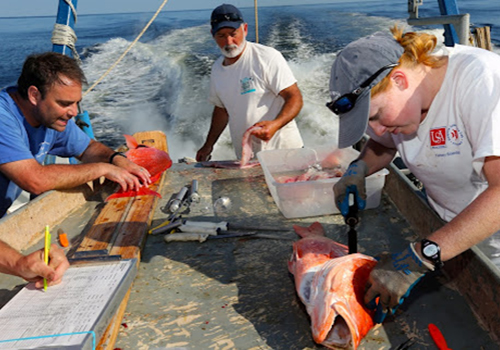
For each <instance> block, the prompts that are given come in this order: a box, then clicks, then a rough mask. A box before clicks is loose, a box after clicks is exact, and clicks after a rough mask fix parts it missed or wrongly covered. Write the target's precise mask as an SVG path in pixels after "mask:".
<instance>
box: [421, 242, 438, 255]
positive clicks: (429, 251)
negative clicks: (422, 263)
mask: <svg viewBox="0 0 500 350" xmlns="http://www.w3.org/2000/svg"><path fill="white" fill-rule="evenodd" d="M438 252H439V251H438V247H436V246H435V245H434V244H429V245H428V246H426V247H424V249H423V253H424V254H425V256H434V255H436V254H437V253H438Z"/></svg>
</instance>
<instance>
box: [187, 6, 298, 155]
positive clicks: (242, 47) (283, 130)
mask: <svg viewBox="0 0 500 350" xmlns="http://www.w3.org/2000/svg"><path fill="white" fill-rule="evenodd" d="M211 26H212V30H211V32H212V35H213V37H214V39H215V41H216V43H217V45H218V46H219V48H220V50H221V52H222V54H223V56H221V57H220V58H219V59H218V60H217V61H215V63H214V65H213V67H212V73H211V79H210V102H212V103H213V104H214V106H215V107H214V111H213V115H212V123H211V126H210V130H209V132H208V135H207V139H206V141H205V144H204V145H203V146H202V147H201V148H200V149H199V150H198V152H197V154H196V160H197V161H206V160H208V159H209V158H210V154H211V153H212V151H213V147H214V145H215V143H216V142H217V140H218V139H219V137H220V135H221V133H222V132H223V131H224V129H225V128H226V126H227V125H228V124H229V130H230V133H231V139H232V142H233V146H234V149H235V153H236V156H237V157H238V158H241V151H242V147H241V142H242V138H243V134H244V133H245V131H246V130H247V129H248V128H250V127H252V126H260V127H261V128H256V129H255V130H254V131H253V132H252V135H253V136H255V137H253V138H252V149H253V152H254V154H255V153H256V152H258V151H260V150H265V149H278V148H300V147H302V146H303V142H302V138H301V136H300V133H299V130H298V128H297V124H296V123H295V121H294V118H295V117H296V116H297V115H298V114H299V112H300V110H301V108H302V105H303V101H302V94H301V93H300V90H299V88H298V86H297V80H296V79H295V77H294V76H293V74H292V71H291V70H290V67H289V66H288V64H287V62H286V61H285V59H284V57H283V55H281V53H280V52H279V51H277V50H275V49H273V48H271V47H267V46H264V45H259V44H256V43H251V42H247V41H246V36H247V33H248V24H247V23H245V22H244V20H243V16H242V14H241V12H240V11H239V10H238V9H237V8H236V7H234V6H233V5H228V4H223V5H220V6H219V7H217V8H215V9H214V10H213V12H212V16H211Z"/></svg>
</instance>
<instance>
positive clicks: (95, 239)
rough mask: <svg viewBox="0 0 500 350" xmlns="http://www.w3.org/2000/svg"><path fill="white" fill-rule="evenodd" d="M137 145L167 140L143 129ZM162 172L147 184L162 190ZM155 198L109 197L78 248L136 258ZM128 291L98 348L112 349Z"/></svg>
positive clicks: (163, 143) (160, 144)
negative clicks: (107, 251)
mask: <svg viewBox="0 0 500 350" xmlns="http://www.w3.org/2000/svg"><path fill="white" fill-rule="evenodd" d="M133 136H134V138H135V139H136V140H137V142H138V143H139V144H143V145H147V146H148V147H155V148H158V149H162V150H164V151H167V150H168V147H167V139H166V136H165V134H164V133H163V132H161V131H144V132H139V133H136V134H134V135H133ZM164 178H165V174H163V175H162V176H161V177H160V179H159V180H157V181H156V182H155V183H153V184H151V185H150V186H149V189H151V190H153V191H158V192H159V191H161V187H162V186H163V182H164ZM157 202H158V197H156V196H154V195H149V196H140V197H135V198H116V199H112V200H110V201H109V202H108V203H107V204H106V205H105V207H104V208H103V209H102V211H101V213H100V214H99V216H98V217H97V218H96V220H95V222H94V223H93V225H92V227H91V228H90V229H89V231H88V232H87V234H86V235H85V237H84V239H83V241H82V242H81V244H80V246H79V247H78V249H77V251H84V250H100V249H109V254H110V255H121V256H122V258H124V259H129V258H137V259H138V263H139V261H140V252H141V249H142V246H143V244H144V242H145V239H146V237H147V232H148V227H149V225H150V223H151V220H152V216H153V212H154V208H155V207H156V204H157ZM129 295H130V290H129V291H128V292H127V295H126V297H125V298H124V299H123V300H122V302H121V304H120V307H119V309H118V311H117V312H116V314H115V315H114V316H113V319H112V321H111V322H110V324H109V326H108V328H107V329H106V332H105V333H104V335H103V336H102V337H101V340H100V342H99V346H98V347H97V348H98V349H113V346H114V344H115V342H116V337H117V336H118V332H119V330H120V325H121V322H122V318H123V314H124V312H125V309H126V306H127V303H128V297H129Z"/></svg>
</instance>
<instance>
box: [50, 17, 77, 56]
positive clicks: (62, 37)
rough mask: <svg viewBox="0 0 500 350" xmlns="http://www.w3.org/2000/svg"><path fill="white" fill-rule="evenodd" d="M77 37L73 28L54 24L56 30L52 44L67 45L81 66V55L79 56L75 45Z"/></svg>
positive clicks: (53, 32)
mask: <svg viewBox="0 0 500 350" xmlns="http://www.w3.org/2000/svg"><path fill="white" fill-rule="evenodd" d="M76 40H77V37H76V34H75V31H74V30H73V28H71V27H70V26H68V25H66V24H59V23H56V24H54V30H53V31H52V39H51V41H52V44H55V45H66V46H67V47H69V48H70V49H71V52H72V53H73V57H74V58H75V60H76V61H77V62H78V64H80V65H81V63H82V61H81V59H80V55H78V51H76V47H75V43H76Z"/></svg>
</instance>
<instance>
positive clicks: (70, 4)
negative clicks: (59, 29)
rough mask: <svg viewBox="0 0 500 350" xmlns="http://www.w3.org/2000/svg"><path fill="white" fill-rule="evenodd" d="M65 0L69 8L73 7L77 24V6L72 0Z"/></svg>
mask: <svg viewBox="0 0 500 350" xmlns="http://www.w3.org/2000/svg"><path fill="white" fill-rule="evenodd" d="M64 2H65V3H66V4H68V6H69V8H70V9H71V12H73V17H74V18H75V24H76V20H77V15H76V8H75V6H73V3H72V2H71V0H64Z"/></svg>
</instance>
